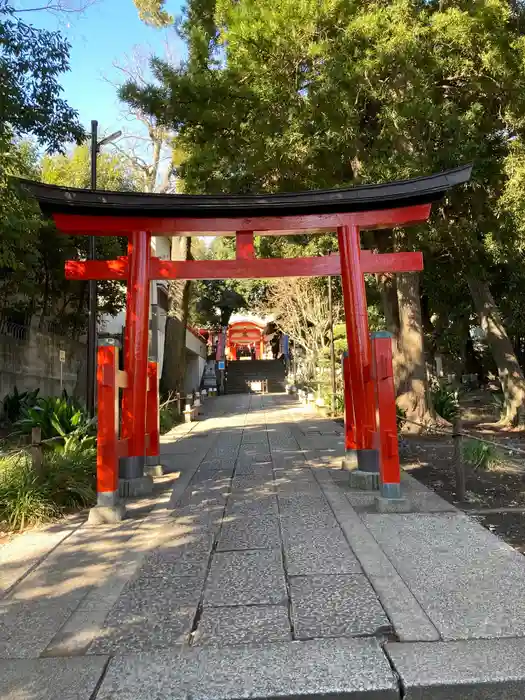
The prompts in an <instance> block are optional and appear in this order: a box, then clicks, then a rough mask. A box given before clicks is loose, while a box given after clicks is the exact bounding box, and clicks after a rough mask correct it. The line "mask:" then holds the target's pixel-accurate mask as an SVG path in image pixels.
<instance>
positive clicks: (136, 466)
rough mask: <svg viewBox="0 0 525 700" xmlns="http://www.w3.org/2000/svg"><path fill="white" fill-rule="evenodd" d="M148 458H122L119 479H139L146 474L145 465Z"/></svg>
mask: <svg viewBox="0 0 525 700" xmlns="http://www.w3.org/2000/svg"><path fill="white" fill-rule="evenodd" d="M145 462H146V458H145V457H144V456H143V455H141V456H139V457H121V458H120V460H119V477H120V478H121V479H125V480H129V479H139V478H140V477H142V475H143V474H144V464H145Z"/></svg>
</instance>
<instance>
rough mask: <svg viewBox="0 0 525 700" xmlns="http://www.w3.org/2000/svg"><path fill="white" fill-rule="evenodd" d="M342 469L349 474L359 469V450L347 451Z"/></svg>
mask: <svg viewBox="0 0 525 700" xmlns="http://www.w3.org/2000/svg"><path fill="white" fill-rule="evenodd" d="M341 469H345V470H346V471H348V472H352V471H354V469H357V450H345V456H344V457H343V463H342V465H341Z"/></svg>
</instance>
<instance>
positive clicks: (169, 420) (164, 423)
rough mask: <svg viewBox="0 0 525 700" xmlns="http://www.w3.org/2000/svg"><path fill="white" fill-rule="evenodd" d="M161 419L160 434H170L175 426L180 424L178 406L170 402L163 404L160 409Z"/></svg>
mask: <svg viewBox="0 0 525 700" xmlns="http://www.w3.org/2000/svg"><path fill="white" fill-rule="evenodd" d="M159 419H160V434H161V435H164V434H165V433H168V432H169V431H170V430H171V429H172V428H173V426H174V425H177V423H180V414H179V411H178V407H177V405H176V404H175V403H173V402H169V401H167V402H165V403H163V404H161V406H160V409H159Z"/></svg>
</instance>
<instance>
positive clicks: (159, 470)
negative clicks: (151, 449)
mask: <svg viewBox="0 0 525 700" xmlns="http://www.w3.org/2000/svg"><path fill="white" fill-rule="evenodd" d="M144 474H145V475H146V476H151V477H155V476H163V475H164V468H163V466H162V464H160V462H159V458H158V457H146V466H145V467H144Z"/></svg>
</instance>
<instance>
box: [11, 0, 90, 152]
mask: <svg viewBox="0 0 525 700" xmlns="http://www.w3.org/2000/svg"><path fill="white" fill-rule="evenodd" d="M69 48H70V47H69V44H68V43H67V41H65V40H64V39H63V38H62V37H61V36H60V34H59V33H58V32H50V31H47V30H45V29H37V28H35V27H32V26H31V25H29V24H26V23H25V22H23V21H22V20H21V19H20V18H18V17H17V16H16V15H15V13H14V11H13V8H12V7H11V6H9V5H8V4H7V2H6V1H5V0H0V75H1V76H2V79H1V81H0V105H1V110H2V113H1V118H0V152H2V151H3V150H5V147H6V146H7V145H8V144H9V141H10V139H11V137H12V136H13V135H16V136H27V135H32V136H35V137H36V138H38V140H39V141H40V143H42V144H45V145H46V146H47V148H48V150H50V151H55V150H62V149H63V147H64V144H65V143H68V142H70V141H77V142H80V141H81V140H82V139H83V138H84V131H83V129H82V127H81V125H80V123H79V121H78V116H77V113H76V112H75V111H74V110H73V109H71V107H69V106H68V105H67V103H66V102H65V101H64V100H63V99H62V97H61V95H60V94H61V92H62V87H61V85H60V76H61V74H63V73H65V72H66V71H68V70H69Z"/></svg>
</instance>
